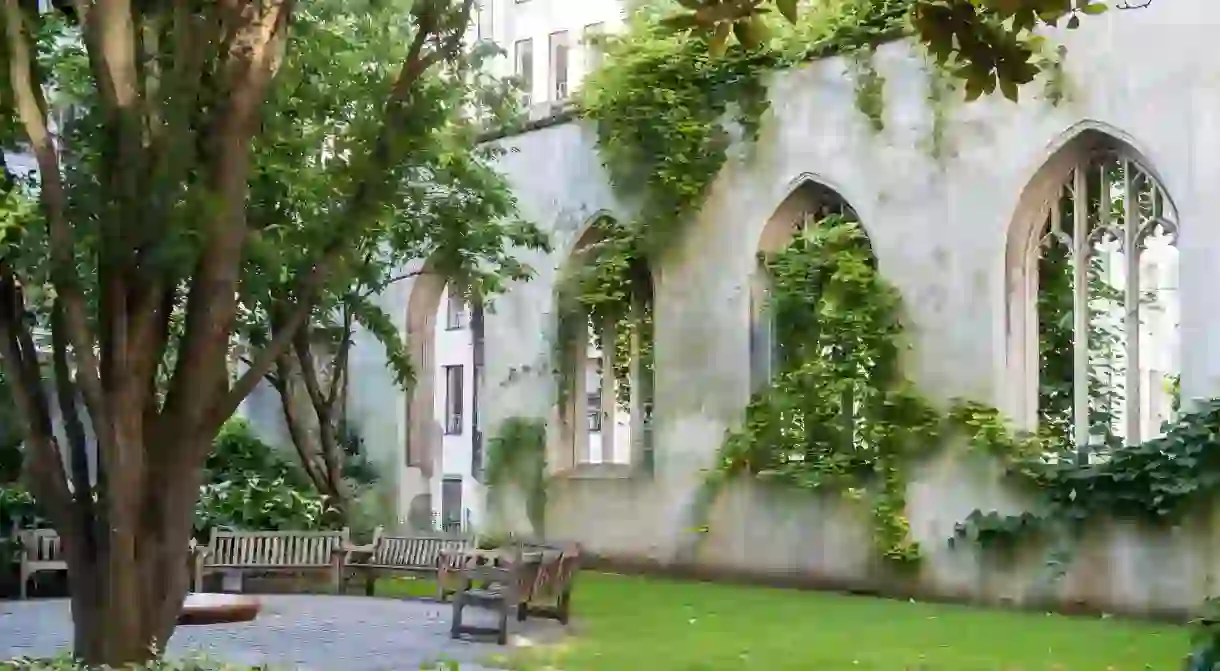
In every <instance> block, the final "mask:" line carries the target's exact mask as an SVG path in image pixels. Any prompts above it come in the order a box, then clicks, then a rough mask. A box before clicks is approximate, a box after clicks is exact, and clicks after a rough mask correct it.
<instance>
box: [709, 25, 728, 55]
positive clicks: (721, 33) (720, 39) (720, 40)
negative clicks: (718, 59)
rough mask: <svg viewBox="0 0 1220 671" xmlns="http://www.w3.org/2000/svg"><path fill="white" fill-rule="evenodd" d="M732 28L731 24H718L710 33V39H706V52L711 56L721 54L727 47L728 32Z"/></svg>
mask: <svg viewBox="0 0 1220 671" xmlns="http://www.w3.org/2000/svg"><path fill="white" fill-rule="evenodd" d="M732 30H733V27H732V24H729V23H721V24H718V25H717V26H716V30H715V32H713V33H712V37H711V40H709V41H708V52H709V53H711V54H712V55H713V56H723V55H724V54H725V52H726V51H727V50H728V48H729V33H730V32H732Z"/></svg>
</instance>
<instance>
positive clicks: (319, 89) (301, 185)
mask: <svg viewBox="0 0 1220 671" xmlns="http://www.w3.org/2000/svg"><path fill="white" fill-rule="evenodd" d="M401 4H402V3H401V2H399V3H395V2H389V3H379V4H376V3H375V4H372V5H370V6H368V8H367V11H366V13H364V14H362V15H360V16H359V18H357V19H355V20H353V17H352V12H351V9H352V7H351V4H350V2H333V1H332V2H321V3H318V4H316V5H314V6H313V7H312V8H311V11H310V13H309V14H307V15H303V16H298V18H297V26H296V30H295V37H294V39H296V40H298V41H299V42H300V43H301V48H298V49H291V50H289V52H288V55H287V56H286V57H285V60H284V63H283V64H282V65H281V67H280V71H279V73H278V75H277V77H276V81H275V84H274V86H273V88H272V90H271V92H270V94H269V96H268V101H267V107H268V113H267V114H266V117H265V118H266V122H265V123H264V126H263V130H262V132H261V133H260V135H259V137H258V138H257V143H256V147H255V165H256V168H255V176H254V179H253V180H252V182H251V208H250V211H249V214H248V216H249V217H250V225H251V228H252V229H253V230H255V231H257V232H258V241H259V242H258V245H257V246H256V247H255V248H254V249H253V253H252V254H251V255H250V257H249V258H248V260H247V263H246V267H245V273H246V275H245V280H246V281H244V282H243V285H242V287H243V295H242V299H241V303H242V306H243V308H244V310H243V312H242V314H243V317H242V320H241V321H242V328H241V330H240V333H241V335H242V340H243V341H245V342H247V343H250V344H253V345H256V346H265V345H266V344H267V342H269V341H270V340H271V339H272V338H273V337H274V334H275V333H277V332H279V331H280V330H281V329H282V323H283V320H284V319H285V318H286V316H287V315H289V314H291V311H292V307H293V305H295V303H296V302H297V300H298V299H299V297H298V296H297V295H296V293H295V287H294V282H293V278H295V277H296V276H298V275H300V274H301V273H303V272H306V270H307V269H308V264H310V263H312V259H311V257H310V255H309V254H308V253H307V252H306V253H302V250H308V249H310V246H311V245H313V244H317V241H315V240H311V236H312V237H316V236H317V235H318V233H319V232H325V231H326V230H327V224H328V223H329V222H330V218H331V217H332V216H333V214H332V213H333V212H336V211H337V210H338V209H339V208H340V207H341V205H342V203H341V202H340V201H339V200H338V198H340V197H341V196H342V193H343V190H342V188H341V186H342V185H341V184H339V183H337V181H338V180H339V179H341V176H342V175H343V174H344V171H343V170H340V169H338V168H339V166H344V165H346V164H347V163H348V162H349V161H350V159H351V157H352V153H351V152H350V151H349V150H348V147H347V146H346V143H347V142H348V141H349V140H350V137H349V135H348V133H349V131H350V129H352V128H354V127H355V126H356V125H357V124H358V123H359V122H360V119H361V117H362V116H368V115H370V114H372V113H373V111H374V110H375V108H376V107H377V106H378V104H379V103H380V100H381V94H380V93H379V91H380V88H382V84H383V82H385V81H387V80H388V79H389V77H390V76H391V75H392V74H393V73H392V71H391V70H390V68H389V67H388V66H387V64H393V63H396V62H400V61H401V60H402V58H403V53H402V52H403V51H404V50H405V48H406V47H405V45H407V44H409V37H410V32H409V27H408V26H406V25H404V24H402V23H401V22H398V21H397V19H398V18H399V17H401V16H402V14H403V12H402V9H401ZM335 53H346V54H347V55H346V57H344V58H341V59H335V58H334V54H335ZM496 53H497V50H496V49H495V48H494V47H489V46H488V45H480V46H479V47H477V48H476V49H474V50H472V51H471V52H470V53H468V54H464V55H463V56H462V58H461V60H460V61H459V62H458V63H457V65H459V66H460V67H455V68H452V69H450V70H448V71H446V73H444V74H443V75H442V74H440V73H435V74H432V75H430V76H427V77H424V78H422V79H421V81H420V82H419V84H418V86H419V89H420V91H421V93H424V94H425V95H423V96H422V97H421V99H420V100H421V101H422V102H421V104H420V105H419V106H418V107H417V109H416V114H417V118H419V119H421V120H423V119H428V120H429V121H427V123H426V124H424V125H422V126H421V128H422V129H425V130H426V134H422V135H419V136H418V137H412V142H414V143H415V147H414V149H413V150H412V151H411V152H410V153H409V155H407V156H405V157H404V160H402V161H400V162H398V163H397V164H395V165H394V166H392V168H391V169H389V170H388V171H387V172H386V173H385V175H384V176H383V180H384V183H385V184H386V185H387V188H393V189H394V191H395V197H394V198H391V199H389V200H388V201H387V202H386V203H385V205H384V206H383V207H382V209H381V211H380V213H379V214H378V215H377V218H376V223H374V224H373V225H371V226H369V228H368V229H367V230H366V231H365V233H364V234H363V235H362V237H361V238H360V240H359V243H358V244H357V245H355V247H354V249H355V251H356V254H354V255H353V257H352V258H351V259H350V260H349V262H348V263H349V272H348V273H346V274H345V276H344V282H343V283H342V284H335V283H331V284H328V285H327V286H324V287H323V288H322V290H321V292H320V296H319V299H318V300H317V309H316V310H315V311H314V313H313V315H312V317H311V319H310V320H309V321H307V322H306V323H305V324H304V325H303V326H302V327H301V328H300V329H298V330H297V332H296V335H295V336H294V337H293V339H292V342H291V345H290V346H289V347H288V348H287V349H285V350H284V351H283V352H282V353H281V354H280V355H279V356H278V357H277V358H276V360H275V363H274V365H273V366H272V367H271V368H270V369H269V370H268V371H267V372H266V374H265V378H266V379H267V381H268V382H269V384H271V386H272V387H274V388H275V389H276V391H277V392H278V393H279V395H280V401H281V407H282V409H283V412H284V420H285V423H286V425H287V428H288V434H289V437H290V439H291V441H292V443H293V445H294V447H295V448H296V451H297V454H298V456H299V457H300V459H301V463H302V466H303V467H304V470H305V472H306V473H307V474H308V476H309V479H310V481H311V482H312V483H313V485H314V487H315V488H316V489H317V490H318V492H319V493H321V494H324V495H325V496H327V497H328V498H329V499H330V501H331V503H332V505H334V506H335V508H336V509H337V510H338V512H339V513H340V515H341V517H343V518H344V519H346V512H347V510H348V508H349V505H348V504H349V498H350V493H351V492H349V491H348V490H349V489H350V488H349V487H348V486H347V485H346V483H345V482H344V480H343V471H344V463H345V459H344V457H345V454H344V450H343V445H342V440H343V435H342V434H343V433H344V430H345V427H344V426H343V425H342V417H341V414H342V406H343V396H344V389H345V388H346V372H347V362H348V358H349V354H350V351H351V348H352V345H353V343H354V335H355V329H356V327H357V325H359V326H360V327H362V328H363V329H365V330H366V331H368V332H369V333H370V334H372V335H373V336H374V337H375V338H376V339H377V340H379V341H380V342H381V344H382V345H383V346H384V348H385V351H386V355H387V357H386V358H387V361H388V362H389V364H390V366H391V368H392V369H393V371H394V375H395V378H396V380H397V381H398V383H399V384H400V385H403V386H406V385H408V384H410V382H411V380H412V371H411V366H410V362H409V361H408V358H407V356H406V353H405V350H404V347H403V343H402V342H401V338H400V336H399V334H398V331H397V328H396V327H395V326H394V322H393V319H392V318H391V317H390V315H388V314H386V313H385V312H383V311H382V309H381V308H380V307H379V306H378V305H377V304H376V303H375V301H374V297H375V296H377V295H378V294H380V293H381V292H382V291H384V290H385V289H386V288H387V287H388V286H390V285H391V284H393V283H395V282H399V281H402V280H405V279H409V278H411V277H412V276H414V275H416V274H418V272H420V271H412V272H407V271H406V268H407V267H408V266H410V265H411V264H412V263H413V262H415V264H416V265H419V264H420V262H422V261H424V260H425V259H431V261H432V262H431V263H429V264H428V266H427V271H426V272H431V273H439V274H443V275H445V276H446V277H448V278H452V279H453V280H454V281H455V282H456V283H457V284H458V285H460V288H462V289H464V290H465V291H467V292H469V293H471V294H472V295H477V296H480V297H483V296H489V295H491V294H492V293H495V292H496V291H498V290H499V289H500V288H501V286H502V282H503V280H506V279H507V280H523V279H527V278H528V277H529V276H530V269H529V268H528V267H526V266H524V265H523V264H521V263H520V262H519V261H518V260H516V259H515V258H514V257H513V256H511V255H510V252H511V251H512V249H513V248H514V247H525V248H540V247H543V248H544V247H545V246H546V240H545V238H544V237H543V235H542V234H541V233H540V232H539V231H538V230H537V229H536V228H535V227H534V226H532V225H530V224H527V223H525V222H521V221H519V220H517V219H516V218H515V212H516V201H515V199H514V197H513V195H512V193H511V191H510V189H509V186H508V182H507V180H505V179H504V177H503V176H501V175H500V174H499V173H498V172H496V170H495V169H494V168H493V166H492V161H493V160H494V159H495V158H497V157H498V156H499V149H498V147H497V146H496V145H494V144H479V143H478V139H479V135H480V134H481V133H483V132H485V130H486V129H487V128H488V126H493V125H502V124H504V123H507V122H510V121H514V120H515V117H516V114H515V110H517V109H518V106H517V105H516V104H515V103H516V99H515V96H512V95H508V94H509V93H511V89H509V88H508V87H507V86H506V84H505V83H504V82H502V81H499V80H496V79H494V78H491V77H489V76H488V75H486V74H485V72H484V71H483V70H482V69H481V68H480V66H481V64H482V61H483V59H484V58H485V57H487V56H491V55H495V54H496ZM468 110H474V111H476V112H477V114H476V115H470V114H466V111H468ZM476 119H477V122H476ZM249 363H251V362H250V361H249V360H248V359H247V364H249Z"/></svg>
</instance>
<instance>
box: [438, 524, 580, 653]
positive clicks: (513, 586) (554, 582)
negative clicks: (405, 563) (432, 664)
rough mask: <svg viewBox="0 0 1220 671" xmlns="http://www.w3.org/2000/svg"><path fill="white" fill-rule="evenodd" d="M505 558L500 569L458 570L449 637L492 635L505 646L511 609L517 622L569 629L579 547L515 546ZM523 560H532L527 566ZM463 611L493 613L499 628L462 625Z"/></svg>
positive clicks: (486, 565) (578, 563)
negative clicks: (540, 621)
mask: <svg viewBox="0 0 1220 671" xmlns="http://www.w3.org/2000/svg"><path fill="white" fill-rule="evenodd" d="M509 552H510V553H511V555H512V558H511V559H509V560H508V561H507V562H505V564H503V565H500V566H494V565H489V564H483V565H468V566H465V567H464V568H462V569H460V575H461V579H462V583H463V584H462V585H461V586H460V587H459V588H458V589H457V590H456V592H455V594H454V598H453V621H452V623H451V625H450V636H451V637H453V638H459V637H460V636H461V635H462V634H475V635H486V634H494V635H495V636H496V641H497V642H498V643H499V644H500V645H504V644H505V643H507V642H508V613H509V611H510V610H512V609H513V608H514V607H515V608H516V609H517V620H518V621H524V620H525V619H526V618H527V617H529V616H530V615H535V616H542V617H548V618H553V619H557V620H559V621H560V622H561V623H563V624H565V625H566V624H567V623H568V617H569V614H570V609H571V602H572V585H573V580H574V578H575V575H576V572H577V571H578V570H579V568H580V546H579V545H576V544H571V545H568V546H565V547H563V548H556V547H554V546H543V545H538V544H518V545H515V546H514V547H513V548H512V549H511V550H509ZM527 556H532V557H536V558H537V559H536V560H530V561H527V560H526V559H525V558H526V557H527ZM480 583H481V584H482V585H481V586H478V587H476V585H478V584H480ZM468 606H475V607H480V608H489V609H491V610H494V611H496V612H497V614H498V615H499V625H498V626H497V627H494V628H492V627H479V626H471V625H465V624H462V611H463V610H465V608H466V607H468Z"/></svg>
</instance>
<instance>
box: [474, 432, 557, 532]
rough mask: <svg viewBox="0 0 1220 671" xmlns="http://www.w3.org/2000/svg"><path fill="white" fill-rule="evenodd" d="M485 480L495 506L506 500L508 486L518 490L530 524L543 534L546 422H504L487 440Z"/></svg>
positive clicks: (490, 500)
mask: <svg viewBox="0 0 1220 671" xmlns="http://www.w3.org/2000/svg"><path fill="white" fill-rule="evenodd" d="M483 477H484V481H485V482H486V484H487V488H488V503H489V504H492V505H494V504H497V503H501V502H502V501H503V498H502V497H503V496H504V493H505V491H504V490H505V489H506V487H508V486H509V485H511V484H515V485H516V486H517V487H519V488H520V491H521V493H522V495H523V496H524V498H525V510H526V515H527V516H528V517H529V521H530V525H531V526H533V528H534V532H535V533H537V534H541V533H542V532H543V529H544V528H545V524H546V501H547V467H546V423H545V422H543V421H542V420H540V419H529V418H524V417H509V418H508V419H506V420H504V421H503V422H502V423H501V424H500V427H499V430H498V432H497V433H496V435H495V436H494V437H492V438H491V439H490V440H489V441H488V445H487V466H486V470H485V471H484V476H483Z"/></svg>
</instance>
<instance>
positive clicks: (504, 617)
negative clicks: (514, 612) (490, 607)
mask: <svg viewBox="0 0 1220 671" xmlns="http://www.w3.org/2000/svg"><path fill="white" fill-rule="evenodd" d="M512 607H513V606H512V602H510V601H509V600H508V599H505V600H504V601H502V602H501V603H500V631H499V633H498V634H496V643H499V644H500V645H506V644H507V643H508V609H509V608H512Z"/></svg>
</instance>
